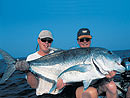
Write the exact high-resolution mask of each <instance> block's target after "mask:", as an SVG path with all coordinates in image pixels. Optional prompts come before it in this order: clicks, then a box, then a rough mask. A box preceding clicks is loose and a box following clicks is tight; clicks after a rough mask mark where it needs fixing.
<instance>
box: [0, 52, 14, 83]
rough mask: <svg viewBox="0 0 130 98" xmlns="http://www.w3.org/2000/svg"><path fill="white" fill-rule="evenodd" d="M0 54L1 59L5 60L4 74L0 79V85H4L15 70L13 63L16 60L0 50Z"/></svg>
mask: <svg viewBox="0 0 130 98" xmlns="http://www.w3.org/2000/svg"><path fill="white" fill-rule="evenodd" d="M0 54H1V55H2V57H3V59H4V60H5V62H6V64H7V67H6V69H5V71H4V74H3V76H2V79H1V80H0V84H2V83H4V82H5V81H6V80H7V79H8V78H9V77H10V76H11V75H12V74H13V72H14V71H15V70H16V68H15V63H16V60H15V59H14V58H13V57H12V56H11V55H9V54H8V53H7V52H6V51H4V50H2V49H0Z"/></svg>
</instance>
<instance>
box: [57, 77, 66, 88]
mask: <svg viewBox="0 0 130 98" xmlns="http://www.w3.org/2000/svg"><path fill="white" fill-rule="evenodd" d="M64 86H66V83H63V80H62V79H61V78H60V79H58V81H57V89H58V90H60V89H62V88H63V87H64Z"/></svg>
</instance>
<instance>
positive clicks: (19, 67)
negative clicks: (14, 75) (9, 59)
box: [15, 60, 29, 71]
mask: <svg viewBox="0 0 130 98" xmlns="http://www.w3.org/2000/svg"><path fill="white" fill-rule="evenodd" d="M15 67H16V70H20V71H27V70H28V69H29V64H28V63H27V62H26V61H25V60H22V61H19V60H17V62H16V65H15Z"/></svg>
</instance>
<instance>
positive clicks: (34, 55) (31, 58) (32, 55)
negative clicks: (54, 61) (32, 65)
mask: <svg viewBox="0 0 130 98" xmlns="http://www.w3.org/2000/svg"><path fill="white" fill-rule="evenodd" d="M40 57H41V55H39V54H38V53H37V52H35V53H33V54H30V55H29V56H27V59H26V61H32V60H35V59H38V58H40Z"/></svg>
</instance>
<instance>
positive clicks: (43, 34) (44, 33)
mask: <svg viewBox="0 0 130 98" xmlns="http://www.w3.org/2000/svg"><path fill="white" fill-rule="evenodd" d="M38 37H39V38H40V39H42V38H47V37H49V38H51V39H53V37H52V34H51V32H50V31H48V30H42V31H41V32H40V34H39V36H38Z"/></svg>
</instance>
